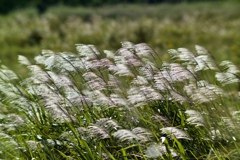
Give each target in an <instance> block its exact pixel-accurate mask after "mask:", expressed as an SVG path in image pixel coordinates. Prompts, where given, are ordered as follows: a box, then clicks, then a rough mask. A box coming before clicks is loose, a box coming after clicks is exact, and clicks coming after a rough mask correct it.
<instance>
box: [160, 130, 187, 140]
mask: <svg viewBox="0 0 240 160" xmlns="http://www.w3.org/2000/svg"><path fill="white" fill-rule="evenodd" d="M161 131H162V133H163V134H167V135H170V136H175V137H176V138H177V139H186V140H192V138H191V137H190V136H189V135H188V134H187V133H186V132H184V131H183V130H181V129H178V128H176V127H165V128H161Z"/></svg>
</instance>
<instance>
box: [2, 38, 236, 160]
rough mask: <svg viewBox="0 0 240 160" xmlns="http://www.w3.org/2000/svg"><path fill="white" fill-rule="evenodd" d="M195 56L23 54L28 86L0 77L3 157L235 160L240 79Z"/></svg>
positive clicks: (85, 51) (129, 46)
mask: <svg viewBox="0 0 240 160" xmlns="http://www.w3.org/2000/svg"><path fill="white" fill-rule="evenodd" d="M195 48H196V51H195V52H192V51H190V50H188V49H186V48H178V49H171V50H169V51H168V53H169V54H170V56H171V57H172V61H171V62H165V61H162V60H161V58H160V57H161V55H160V54H159V53H156V52H155V51H154V50H153V49H152V48H151V47H149V46H148V45H147V44H145V43H141V44H133V43H131V42H123V43H122V47H121V48H120V49H118V50H117V51H116V52H113V51H109V50H104V51H99V50H98V49H97V48H96V47H95V46H93V45H84V44H77V51H78V52H77V54H74V53H69V52H62V53H55V52H53V51H49V50H44V51H43V52H42V54H41V55H38V56H36V57H35V62H30V61H29V60H28V59H27V58H26V57H24V56H19V62H20V63H21V64H22V65H24V66H26V68H27V69H28V70H29V75H28V76H27V77H26V78H24V79H22V78H21V77H20V76H18V75H17V74H15V73H14V72H13V71H11V70H9V69H8V68H7V67H6V66H2V67H1V69H0V79H1V80H0V93H1V97H2V98H1V112H3V113H5V114H1V115H0V119H1V128H0V129H1V134H0V143H1V145H0V147H1V149H0V151H1V152H0V158H3V159H87V160H89V159H116V160H118V159H124V160H127V159H238V157H239V155H240V150H239V148H238V147H239V138H240V137H239V134H238V130H239V121H240V119H239V109H238V107H239V95H238V94H239V88H238V87H239V80H240V79H239V72H240V71H239V69H238V68H237V67H236V66H235V65H234V64H232V63H231V62H230V61H223V62H222V63H220V64H219V63H217V62H216V61H215V60H214V58H213V57H212V55H211V54H210V53H209V52H208V51H207V50H206V49H205V48H203V47H201V46H198V45H196V46H195Z"/></svg>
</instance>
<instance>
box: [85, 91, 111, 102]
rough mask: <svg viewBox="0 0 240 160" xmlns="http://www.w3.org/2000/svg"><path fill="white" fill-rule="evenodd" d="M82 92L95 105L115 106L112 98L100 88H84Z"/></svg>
mask: <svg viewBox="0 0 240 160" xmlns="http://www.w3.org/2000/svg"><path fill="white" fill-rule="evenodd" d="M82 92H83V94H84V95H85V96H86V97H87V98H89V99H90V101H92V102H93V105H94V106H109V105H111V106H113V102H112V101H111V99H110V98H109V97H107V96H106V95H105V94H104V93H102V92H101V91H99V90H92V91H89V90H83V91H82Z"/></svg>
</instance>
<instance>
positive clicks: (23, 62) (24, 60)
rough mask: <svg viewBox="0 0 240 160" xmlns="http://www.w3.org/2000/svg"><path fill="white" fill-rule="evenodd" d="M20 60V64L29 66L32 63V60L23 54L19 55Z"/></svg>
mask: <svg viewBox="0 0 240 160" xmlns="http://www.w3.org/2000/svg"><path fill="white" fill-rule="evenodd" d="M18 62H19V63H20V64H23V65H26V66H29V65H31V63H30V61H29V60H28V59H27V57H25V56H23V55H18Z"/></svg>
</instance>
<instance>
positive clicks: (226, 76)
mask: <svg viewBox="0 0 240 160" xmlns="http://www.w3.org/2000/svg"><path fill="white" fill-rule="evenodd" d="M220 66H223V67H224V70H226V71H225V72H217V73H216V75H215V77H216V79H217V80H218V81H219V82H220V83H221V84H222V85H223V86H225V85H228V84H232V83H238V82H240V78H239V77H238V73H240V70H239V69H238V67H237V66H236V65H234V64H233V63H232V62H230V61H222V62H221V64H220Z"/></svg>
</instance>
